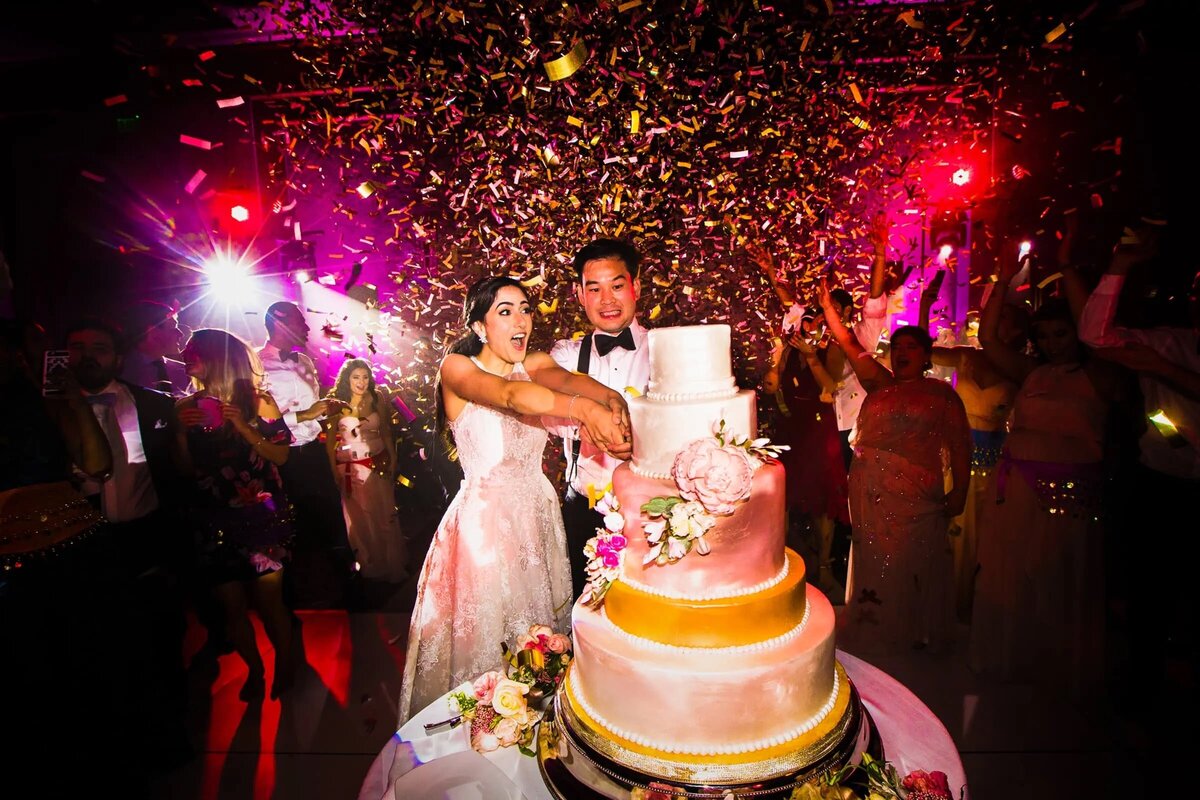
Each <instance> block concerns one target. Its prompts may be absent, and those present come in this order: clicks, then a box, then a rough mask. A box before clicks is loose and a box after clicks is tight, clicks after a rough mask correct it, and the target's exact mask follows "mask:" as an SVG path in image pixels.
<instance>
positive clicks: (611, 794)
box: [537, 683, 884, 800]
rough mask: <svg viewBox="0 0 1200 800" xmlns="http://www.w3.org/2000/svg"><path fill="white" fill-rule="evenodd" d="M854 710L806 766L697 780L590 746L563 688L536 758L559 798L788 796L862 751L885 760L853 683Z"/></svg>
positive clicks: (771, 799)
mask: <svg viewBox="0 0 1200 800" xmlns="http://www.w3.org/2000/svg"><path fill="white" fill-rule="evenodd" d="M850 692H851V696H850V709H849V711H848V713H847V714H846V717H847V719H846V723H845V724H844V725H842V726H840V728H839V731H840V732H839V734H838V735H837V736H835V737H832V738H831V739H830V740H829V741H828V742H825V743H824V746H823V749H822V751H821V752H820V753H819V754H818V755H817V756H816V757H815V758H814V760H812V761H811V762H810V763H808V764H806V765H805V766H804V767H803V768H801V769H796V770H792V771H789V772H785V773H782V774H772V775H770V776H769V777H766V778H764V779H763V780H759V781H749V782H747V781H739V782H736V783H692V782H689V781H687V780H680V779H678V778H661V777H658V776H654V775H649V774H646V773H643V772H639V771H638V770H636V769H634V768H632V767H629V766H627V765H624V764H621V763H618V762H617V761H615V760H613V759H612V758H609V757H608V756H605V755H604V754H602V753H600V752H599V751H598V750H597V749H596V748H595V747H592V746H589V745H588V744H587V742H585V741H584V737H582V736H580V735H579V733H578V731H577V730H576V728H577V727H578V724H579V723H578V722H577V721H574V719H573V715H572V713H571V709H570V704H569V703H568V702H567V701H566V698H565V696H564V694H563V692H562V691H561V690H560V691H559V692H558V693H557V695H556V696H555V699H554V702H553V704H552V705H551V706H550V707H549V708H548V709H547V710H546V713H545V716H544V717H543V718H542V721H541V724H540V725H538V737H537V759H538V767H539V769H540V771H541V774H542V780H543V781H545V783H546V788H548V789H549V790H550V793H551V794H552V795H553V796H554V797H556V798H558V800H643V798H659V799H660V800H677V798H708V800H713V798H714V797H717V798H721V797H725V798H729V797H735V798H738V800H741V798H754V800H786V798H788V797H790V796H791V794H792V790H793V789H795V788H796V787H797V786H801V785H803V784H805V783H808V782H810V781H813V780H816V779H817V778H820V777H821V776H823V775H826V774H829V773H832V772H835V771H837V770H839V769H841V768H842V767H843V766H845V765H846V764H851V763H857V762H858V761H859V760H861V758H862V754H863V753H864V752H865V753H869V754H870V755H871V756H872V757H873V758H876V759H879V760H883V757H884V755H883V742H882V740H881V739H880V737H879V732H878V730H877V729H876V727H875V722H874V720H872V719H871V715H870V713H869V712H868V711H867V709H866V707H865V706H864V705H863V703H862V701H861V699H860V698H859V696H858V690H857V689H855V688H854V685H853V683H851V684H850Z"/></svg>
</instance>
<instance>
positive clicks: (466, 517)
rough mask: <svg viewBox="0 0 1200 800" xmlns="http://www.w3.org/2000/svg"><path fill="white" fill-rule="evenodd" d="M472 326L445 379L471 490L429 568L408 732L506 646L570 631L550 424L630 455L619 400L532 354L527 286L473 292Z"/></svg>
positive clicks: (412, 629) (408, 695)
mask: <svg viewBox="0 0 1200 800" xmlns="http://www.w3.org/2000/svg"><path fill="white" fill-rule="evenodd" d="M463 318H464V323H465V326H464V327H465V328H466V331H465V333H464V335H463V337H462V338H461V339H459V340H458V341H457V342H455V343H454V344H453V345H451V347H450V348H449V352H448V354H447V355H446V357H445V359H444V360H443V361H442V366H441V369H440V370H439V372H438V384H439V386H438V390H439V391H438V396H437V400H438V409H437V425H438V434H439V438H444V436H445V433H446V429H447V428H448V429H449V433H451V434H453V437H454V443H455V445H456V446H457V448H458V457H459V462H460V464H461V465H462V468H463V474H464V480H463V482H462V486H461V487H460V488H459V491H458V494H457V495H455V497H454V500H453V501H452V502H451V503H450V507H449V508H448V509H447V510H446V514H445V516H443V517H442V521H441V524H440V525H439V526H438V530H437V533H436V534H434V537H433V542H432V544H431V545H430V548H429V553H428V555H427V556H426V557H425V563H424V566H422V568H421V575H420V579H419V581H418V584H417V600H416V606H415V607H414V609H413V615H412V622H411V623H410V625H409V629H408V654H407V658H406V660H405V663H404V680H403V684H402V685H401V690H400V711H399V723H400V724H403V723H404V722H406V721H407V720H408V718H409V717H410V716H412V715H413V714H415V713H416V712H417V711H420V710H421V709H422V708H424V707H425V706H426V705H428V704H429V703H431V702H432V701H434V700H436V699H437V698H438V697H440V696H441V695H443V694H445V693H446V692H448V691H450V690H451V689H453V688H454V687H455V686H458V685H459V684H461V683H462V682H464V681H466V680H472V679H474V678H475V677H477V676H478V675H480V674H481V673H483V672H486V671H487V670H491V669H496V668H497V667H498V666H499V663H500V659H501V652H500V644H501V643H502V642H512V641H514V640H516V638H517V637H518V636H519V635H521V634H523V633H525V632H527V631H528V630H529V626H530V625H533V624H543V625H550V626H552V627H554V628H555V630H556V631H559V632H562V631H564V630H565V629H566V628H567V626H568V625H569V623H570V616H571V598H572V593H571V572H570V567H569V564H568V560H567V547H566V536H565V534H564V532H563V522H562V510H561V508H560V506H559V500H558V496H557V494H556V493H555V491H554V488H553V487H552V486H551V485H550V481H549V480H547V478H546V476H545V474H544V473H543V471H542V457H543V451H544V450H545V447H546V441H547V432H546V429H545V427H544V424H551V425H567V424H570V425H582V426H583V429H584V432H585V434H586V435H587V436H588V437H590V438H591V440H592V441H593V442H594V443H595V444H596V445H597V446H598V447H600V448H603V449H604V450H605V451H606V452H608V453H610V454H612V455H614V456H616V457H618V458H628V457H629V455H630V453H631V450H632V445H631V444H630V437H629V416H628V409H627V408H626V405H625V399H624V398H623V397H622V395H621V394H620V393H619V392H615V391H613V390H612V389H609V388H607V387H606V386H604V385H602V384H600V383H598V382H596V381H594V380H592V379H591V378H589V377H587V376H586V375H577V374H575V373H572V372H568V371H567V370H564V369H563V368H562V367H560V366H558V365H557V364H556V363H555V362H554V361H553V360H552V359H551V358H550V356H549V355H547V354H546V353H539V352H527V348H528V343H529V336H530V333H531V332H532V328H533V313H532V309H531V307H530V304H529V298H528V297H527V296H526V294H525V290H524V289H522V288H521V284H520V283H518V282H517V281H515V280H513V279H511V278H507V277H491V278H484V279H483V280H481V281H479V282H477V283H476V284H475V285H474V286H472V287H471V288H470V290H469V291H468V292H467V298H466V303H465V304H464V307H463ZM542 417H547V418H550V419H548V420H546V422H545V423H543V421H542V419H541V418H542Z"/></svg>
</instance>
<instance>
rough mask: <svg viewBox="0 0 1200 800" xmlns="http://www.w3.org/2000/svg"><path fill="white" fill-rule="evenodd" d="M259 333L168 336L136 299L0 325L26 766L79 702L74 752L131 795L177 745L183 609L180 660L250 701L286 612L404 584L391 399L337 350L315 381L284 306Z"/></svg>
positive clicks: (8, 554) (184, 693) (282, 669)
mask: <svg viewBox="0 0 1200 800" xmlns="http://www.w3.org/2000/svg"><path fill="white" fill-rule="evenodd" d="M265 333H266V336H267V338H266V342H265V344H263V345H262V346H261V347H258V348H255V347H253V346H251V345H250V344H249V343H248V342H246V341H244V340H243V339H241V338H239V337H238V336H236V335H234V334H233V333H230V332H229V331H226V330H221V329H216V328H205V329H199V330H195V331H192V332H191V333H190V335H186V336H185V334H184V332H183V331H182V330H181V328H180V326H179V322H178V317H177V313H176V310H175V309H174V308H172V307H170V306H167V305H165V304H160V303H155V302H149V301H147V302H141V303H138V304H137V305H135V306H133V307H131V308H128V309H122V310H119V311H117V312H115V313H113V314H112V315H111V320H110V319H107V318H99V317H94V318H86V319H79V320H76V321H74V322H72V323H70V324H69V325H67V326H66V327H65V328H64V329H63V331H62V332H61V334H60V337H59V338H57V340H56V338H55V337H52V336H51V335H49V334H48V333H47V332H46V331H45V330H44V329H42V328H41V326H39V325H36V324H33V323H16V322H6V323H5V326H4V329H3V331H2V334H3V335H0V397H2V398H3V403H4V404H5V410H6V411H7V412H8V413H10V414H11V416H10V417H9V418H10V419H11V420H12V421H13V423H14V424H13V425H11V426H6V427H7V429H6V431H5V433H4V434H3V435H2V441H0V529H2V530H3V536H2V538H0V559H3V572H2V573H0V619H2V623H0V624H2V625H3V630H2V631H0V636H2V637H3V638H4V640H5V641H6V650H9V651H10V652H12V653H13V654H14V657H13V658H11V659H5V664H4V669H5V671H6V674H5V676H4V677H5V685H6V686H9V687H10V688H11V687H22V690H21V692H19V693H17V694H19V695H20V696H19V697H15V698H14V702H15V703H16V706H17V708H16V709H15V710H16V711H17V712H18V713H17V717H18V718H28V719H30V720H34V722H33V727H32V728H31V729H29V730H27V731H24V732H22V738H23V739H24V742H22V743H19V744H18V745H17V750H16V751H15V752H18V753H28V754H29V755H30V758H31V761H30V763H31V764H33V763H38V762H37V760H36V758H37V756H38V755H39V754H44V753H45V750H44V747H43V744H44V742H45V741H49V740H50V739H51V738H53V737H52V736H51V735H50V734H51V731H50V729H49V728H47V730H45V731H42V733H44V734H45V736H39V735H37V732H38V730H39V728H38V726H39V724H41V723H39V722H38V721H39V720H40V721H45V723H46V725H55V724H61V721H62V720H64V719H75V718H79V717H80V712H81V711H83V712H85V713H84V714H83V718H85V719H89V720H92V721H93V722H95V723H99V724H101V725H102V726H103V728H104V736H103V741H101V742H99V743H98V744H97V745H95V746H90V745H89V747H87V748H83V749H85V750H86V751H87V752H86V755H85V756H84V761H86V762H87V763H88V765H89V766H91V767H94V769H95V775H96V776H97V777H98V779H99V783H100V784H101V785H109V784H110V783H111V784H112V785H119V786H120V787H121V788H122V791H123V793H124V794H125V795H128V796H137V795H138V794H139V791H140V790H141V789H142V788H143V787H144V786H145V784H144V782H143V778H144V776H146V775H148V774H150V773H151V772H153V771H154V770H155V769H166V768H170V767H172V766H175V765H177V764H178V763H180V762H182V761H184V760H187V759H189V758H191V756H192V755H193V749H192V744H191V741H190V737H189V734H188V730H187V702H188V695H189V689H188V679H187V671H186V665H185V662H184V657H185V653H184V635H185V632H186V630H187V626H188V616H189V614H194V615H195V617H196V619H198V620H199V621H200V622H201V623H202V625H203V627H204V628H205V630H206V635H207V639H206V641H205V643H204V646H203V647H202V648H201V651H200V652H199V653H197V654H196V655H195V658H196V659H206V658H207V659H215V658H216V657H217V656H219V655H222V654H224V653H230V652H232V653H236V654H237V656H238V657H239V658H240V659H241V660H242V661H243V662H244V664H245V667H246V678H245V680H244V682H243V684H242V685H241V687H240V689H239V697H240V699H241V700H242V701H244V702H246V703H257V702H260V701H262V700H263V699H264V698H265V697H267V696H270V697H271V698H272V699H274V698H278V697H280V696H281V695H283V694H285V693H287V692H288V691H289V689H290V688H291V686H292V684H293V682H294V678H295V675H296V672H297V668H298V663H297V657H298V652H299V648H298V647H297V646H296V641H297V634H298V626H299V620H298V618H297V616H296V614H295V610H296V609H298V608H354V607H356V606H357V605H359V604H360V603H361V602H362V593H363V591H364V586H365V583H366V582H367V581H373V582H376V583H380V584H387V585H391V586H396V587H398V586H399V585H400V584H401V583H403V582H404V580H405V579H406V578H407V575H408V552H407V541H406V538H405V536H404V534H403V531H402V529H401V526H400V522H399V517H398V514H397V510H396V495H395V493H394V487H395V485H396V484H395V473H394V464H395V457H394V447H395V445H394V437H393V435H392V433H391V428H390V425H391V417H392V410H393V406H392V404H391V403H390V401H389V398H388V395H387V394H386V392H385V391H384V390H383V389H382V388H381V387H377V386H376V384H375V380H374V377H373V374H372V367H371V364H370V363H369V362H367V361H365V360H362V359H348V360H347V362H346V364H345V365H344V367H343V369H342V370H341V374H340V375H339V376H338V379H337V381H336V384H335V385H334V386H333V387H330V388H329V390H328V391H325V390H323V388H322V386H321V383H320V380H319V378H318V374H317V370H316V367H315V365H314V363H313V361H312V360H311V359H310V358H309V357H308V356H307V355H306V354H304V353H303V352H301V351H302V349H303V348H304V346H305V344H306V340H307V334H308V326H307V324H306V322H305V320H304V314H303V313H302V312H301V311H300V309H299V308H298V307H296V306H295V305H293V304H291V303H287V302H279V303H275V304H274V305H272V306H271V307H270V308H268V309H266V311H265ZM251 612H254V613H255V614H256V615H257V618H258V619H259V620H260V621H261V624H262V628H263V630H264V632H265V633H266V636H267V640H268V641H269V643H270V646H271V651H272V652H270V653H265V654H264V653H263V652H261V651H260V649H259V646H258V637H257V635H256V632H255V627H254V624H253V622H252V617H251ZM25 704H28V706H27V707H26V705H25ZM21 712H28V717H25V715H24V714H23V713H21ZM92 762H94V764H93V763H92ZM44 774H45V775H46V777H47V780H48V781H49V783H50V784H53V783H54V781H55V780H56V778H55V773H54V771H53V770H47V771H46V772H45V773H44ZM64 779H65V778H64ZM49 788H52V787H49ZM49 794H50V795H55V792H53V791H50V792H49ZM55 796H56V795H55Z"/></svg>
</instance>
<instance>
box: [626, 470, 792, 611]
mask: <svg viewBox="0 0 1200 800" xmlns="http://www.w3.org/2000/svg"><path fill="white" fill-rule="evenodd" d="M613 494H615V495H616V497H617V500H619V501H620V503H621V513H622V514H623V515H624V517H625V536H626V538H627V539H628V545H627V547H626V550H625V558H624V563H623V565H622V575H621V580H622V581H625V582H627V583H629V584H631V585H632V586H634V587H636V588H638V589H641V590H643V591H646V592H649V593H651V594H661V595H663V596H666V597H678V598H688V599H695V600H703V599H712V598H719V597H729V596H734V595H738V594H748V593H752V592H756V591H761V590H763V589H766V588H769V587H770V586H772V585H774V584H775V583H778V582H779V581H782V580H784V579H785V578H786V577H787V576H786V571H785V570H786V564H787V561H786V559H785V558H784V535H785V531H784V470H783V466H782V465H781V464H779V463H778V462H776V461H768V462H766V463H764V464H762V465H761V466H760V467H759V468H758V469H756V470H755V471H754V480H753V483H752V485H751V489H750V497H749V499H747V500H746V501H745V502H742V503H739V504H738V506H737V509H736V510H735V511H734V512H733V514H731V515H729V516H717V517H716V520H717V523H716V525H715V526H714V527H713V528H712V530H710V531H709V532H708V534H707V535H706V536H705V540H706V541H707V542H708V544H709V546H710V547H711V548H712V549H711V552H709V553H708V554H707V555H703V556H702V555H700V554H699V553H697V552H692V553H689V554H688V555H687V556H686V557H684V558H682V559H680V560H679V561H677V562H675V563H673V564H663V565H659V564H655V563H654V562H651V563H649V564H645V565H643V564H642V559H643V558H644V557H645V556H646V554H647V553H648V552H649V548H650V544H649V542H647V541H646V537H645V535H644V534H643V533H642V526H643V525H644V524H645V523H647V522H650V521H651V518H650V517H649V516H647V515H646V514H645V513H644V512H642V511H641V507H642V505H643V504H644V503H645V502H646V501H648V500H650V499H651V498H653V497H660V496H663V497H670V496H677V495H678V494H679V488H678V487H677V486H676V485H675V482H674V481H673V480H671V479H669V478H667V479H658V478H645V477H642V476H640V475H637V474H636V473H634V472H633V471H632V470H631V469H630V468H629V465H628V464H622V465H621V466H619V467H617V469H616V471H614V472H613Z"/></svg>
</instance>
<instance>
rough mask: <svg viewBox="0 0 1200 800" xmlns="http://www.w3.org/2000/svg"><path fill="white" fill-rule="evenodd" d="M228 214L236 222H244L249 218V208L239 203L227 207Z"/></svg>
mask: <svg viewBox="0 0 1200 800" xmlns="http://www.w3.org/2000/svg"><path fill="white" fill-rule="evenodd" d="M229 216H230V217H232V218H233V219H234V221H236V222H245V221H246V220H248V219H250V209H248V208H246V207H245V206H244V205H241V204H240V203H239V204H238V205H236V206H233V207H231V208H230V209H229Z"/></svg>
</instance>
